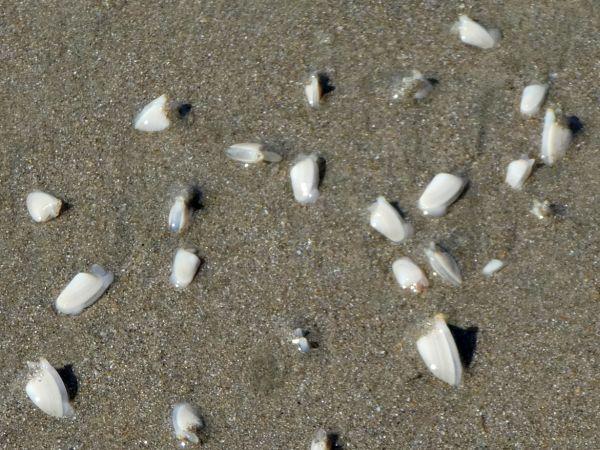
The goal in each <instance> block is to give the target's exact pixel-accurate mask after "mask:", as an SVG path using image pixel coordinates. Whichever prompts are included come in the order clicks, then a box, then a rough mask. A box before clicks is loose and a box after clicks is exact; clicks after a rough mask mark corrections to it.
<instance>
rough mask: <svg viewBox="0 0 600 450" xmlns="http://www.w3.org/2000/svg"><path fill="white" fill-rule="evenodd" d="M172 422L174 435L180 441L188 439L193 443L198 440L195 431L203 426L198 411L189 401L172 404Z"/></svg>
mask: <svg viewBox="0 0 600 450" xmlns="http://www.w3.org/2000/svg"><path fill="white" fill-rule="evenodd" d="M171 421H172V422H173V432H174V433H175V437H176V438H177V439H179V440H181V441H188V442H191V443H193V444H197V443H198V442H200V440H199V439H198V436H197V435H196V433H195V432H196V431H197V430H198V429H200V428H202V427H203V426H204V423H203V422H202V419H201V418H200V416H199V414H198V411H197V410H196V408H194V407H193V406H192V405H190V404H189V403H177V404H176V405H175V406H173V412H172V413H171Z"/></svg>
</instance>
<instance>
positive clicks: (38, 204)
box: [26, 191, 62, 222]
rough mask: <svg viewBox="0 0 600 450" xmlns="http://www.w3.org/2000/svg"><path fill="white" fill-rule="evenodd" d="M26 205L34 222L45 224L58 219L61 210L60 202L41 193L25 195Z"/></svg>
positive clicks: (51, 196)
mask: <svg viewBox="0 0 600 450" xmlns="http://www.w3.org/2000/svg"><path fill="white" fill-rule="evenodd" d="M26 203H27V211H29V215H30V216H31V218H32V219H33V220H35V221H36V222H46V221H48V220H50V219H54V218H55V217H58V215H59V214H60V209H61V208H62V201H60V200H59V199H57V198H56V197H54V196H53V195H50V194H46V193H45V192H41V191H34V192H31V193H30V194H29V195H27V201H26Z"/></svg>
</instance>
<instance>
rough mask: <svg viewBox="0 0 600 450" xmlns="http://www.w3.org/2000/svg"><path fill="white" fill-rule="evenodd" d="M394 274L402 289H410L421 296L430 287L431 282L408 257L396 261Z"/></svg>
mask: <svg viewBox="0 0 600 450" xmlns="http://www.w3.org/2000/svg"><path fill="white" fill-rule="evenodd" d="M392 272H393V273H394V276H395V277H396V281H397V282H398V284H399V285H400V287H401V288H402V289H410V290H411V291H413V292H414V293H415V294H419V293H421V292H423V291H425V290H426V289H427V288H428V287H429V281H427V277H426V276H425V274H424V273H423V271H422V270H421V269H420V268H419V266H417V265H416V264H415V263H414V262H413V261H412V259H410V258H408V257H403V258H399V259H397V260H396V261H394V263H393V264H392Z"/></svg>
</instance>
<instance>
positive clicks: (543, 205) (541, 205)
mask: <svg viewBox="0 0 600 450" xmlns="http://www.w3.org/2000/svg"><path fill="white" fill-rule="evenodd" d="M530 211H531V214H533V215H534V216H535V217H537V218H538V219H540V220H542V219H545V218H546V217H548V216H550V215H551V214H552V208H551V207H550V202H549V201H548V200H544V201H543V202H540V201H539V200H533V206H532V207H531V210H530Z"/></svg>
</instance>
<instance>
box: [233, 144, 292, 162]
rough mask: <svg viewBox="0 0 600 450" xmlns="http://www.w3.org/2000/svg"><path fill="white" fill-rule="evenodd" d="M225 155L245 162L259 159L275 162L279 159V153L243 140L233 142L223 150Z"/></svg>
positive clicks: (258, 160)
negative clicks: (239, 142)
mask: <svg viewBox="0 0 600 450" xmlns="http://www.w3.org/2000/svg"><path fill="white" fill-rule="evenodd" d="M225 153H226V154H227V156H228V157H229V158H231V159H233V160H234V161H239V162H243V163H245V164H253V163H257V162H260V161H266V162H271V163H276V162H279V161H281V155H279V154H278V153H275V152H271V151H268V150H264V148H263V145H262V144H256V143H252V142H244V143H241V144H235V145H232V146H231V147H229V148H228V149H227V150H225Z"/></svg>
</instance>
